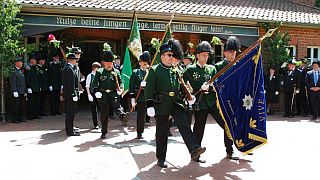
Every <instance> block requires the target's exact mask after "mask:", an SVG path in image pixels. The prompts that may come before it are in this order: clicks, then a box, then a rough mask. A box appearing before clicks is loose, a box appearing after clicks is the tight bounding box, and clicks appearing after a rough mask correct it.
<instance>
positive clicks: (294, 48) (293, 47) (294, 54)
mask: <svg viewBox="0 0 320 180" xmlns="http://www.w3.org/2000/svg"><path fill="white" fill-rule="evenodd" d="M289 47H290V48H292V50H293V52H292V57H297V46H296V45H290V46H287V48H289Z"/></svg>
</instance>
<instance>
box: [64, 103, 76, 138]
mask: <svg viewBox="0 0 320 180" xmlns="http://www.w3.org/2000/svg"><path fill="white" fill-rule="evenodd" d="M65 107H66V117H65V128H66V133H67V134H72V133H73V122H74V117H75V114H76V111H77V102H75V101H72V100H66V101H65Z"/></svg>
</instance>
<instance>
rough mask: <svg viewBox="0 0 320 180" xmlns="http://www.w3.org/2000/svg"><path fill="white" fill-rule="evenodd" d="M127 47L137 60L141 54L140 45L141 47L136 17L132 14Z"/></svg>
mask: <svg viewBox="0 0 320 180" xmlns="http://www.w3.org/2000/svg"><path fill="white" fill-rule="evenodd" d="M128 47H129V49H130V51H131V52H132V54H133V55H134V56H135V57H136V58H137V59H138V60H139V58H140V56H141V54H142V45H141V38H140V32H139V27H138V20H137V15H136V14H135V13H134V15H133V21H132V27H131V33H130V37H129V42H128Z"/></svg>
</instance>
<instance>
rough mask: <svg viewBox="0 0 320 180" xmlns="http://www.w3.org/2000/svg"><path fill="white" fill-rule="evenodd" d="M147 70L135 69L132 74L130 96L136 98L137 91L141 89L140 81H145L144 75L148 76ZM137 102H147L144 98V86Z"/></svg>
mask: <svg viewBox="0 0 320 180" xmlns="http://www.w3.org/2000/svg"><path fill="white" fill-rule="evenodd" d="M146 72H147V71H146V70H145V71H143V70H142V69H134V70H133V72H132V75H131V77H130V84H129V91H130V97H131V98H136V96H137V93H138V91H139V89H140V83H141V82H142V81H143V79H144V77H145V76H146ZM137 102H145V99H144V88H142V90H141V93H140V95H139V97H138V99H137Z"/></svg>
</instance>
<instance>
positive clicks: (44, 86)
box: [38, 53, 49, 116]
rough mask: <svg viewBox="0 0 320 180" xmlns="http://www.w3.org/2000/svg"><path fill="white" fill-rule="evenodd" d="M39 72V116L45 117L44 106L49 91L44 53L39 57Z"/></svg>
mask: <svg viewBox="0 0 320 180" xmlns="http://www.w3.org/2000/svg"><path fill="white" fill-rule="evenodd" d="M39 58H40V59H39V64H38V66H39V71H40V78H41V81H40V107H39V110H40V116H47V114H46V107H47V106H46V105H47V103H46V102H47V97H48V91H49V85H48V81H49V78H48V66H47V65H46V56H45V55H44V53H41V54H40V57H39Z"/></svg>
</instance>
